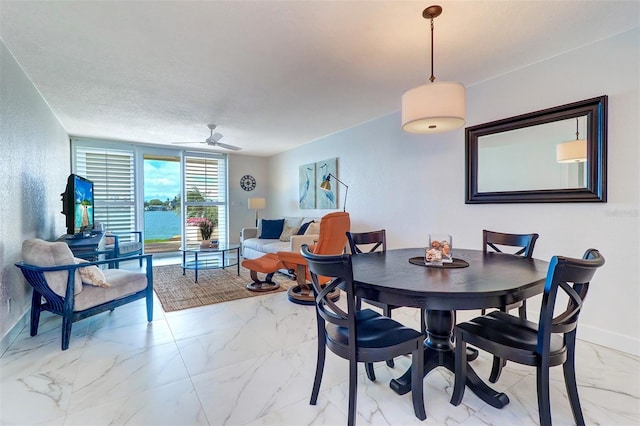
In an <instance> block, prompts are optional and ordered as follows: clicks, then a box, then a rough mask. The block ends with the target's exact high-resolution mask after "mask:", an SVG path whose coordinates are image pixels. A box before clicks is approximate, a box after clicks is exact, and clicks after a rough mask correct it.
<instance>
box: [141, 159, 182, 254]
mask: <svg viewBox="0 0 640 426" xmlns="http://www.w3.org/2000/svg"><path fill="white" fill-rule="evenodd" d="M178 154H179V153H178ZM143 171H144V174H143V181H144V184H143V191H144V195H143V199H144V213H143V223H144V234H143V235H144V241H145V252H147V253H163V252H168V251H177V250H178V249H179V248H180V246H181V244H182V243H181V233H182V208H181V207H182V206H181V205H180V188H181V176H182V174H181V173H180V155H176V154H175V153H174V154H173V155H166V154H164V155H159V154H149V153H145V154H144V155H143Z"/></svg>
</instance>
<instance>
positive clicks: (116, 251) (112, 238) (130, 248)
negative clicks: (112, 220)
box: [105, 231, 144, 269]
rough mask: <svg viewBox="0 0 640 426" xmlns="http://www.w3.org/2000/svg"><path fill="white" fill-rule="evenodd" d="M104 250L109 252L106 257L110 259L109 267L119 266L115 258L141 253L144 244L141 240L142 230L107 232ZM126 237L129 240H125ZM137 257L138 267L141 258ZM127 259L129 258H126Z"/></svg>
mask: <svg viewBox="0 0 640 426" xmlns="http://www.w3.org/2000/svg"><path fill="white" fill-rule="evenodd" d="M105 238H106V239H107V240H106V245H105V250H106V251H108V252H110V253H108V254H107V259H111V263H110V264H109V267H110V268H112V267H115V268H116V269H117V268H119V267H120V262H118V261H114V260H113V259H116V258H123V257H131V256H137V255H140V254H143V249H144V245H143V242H142V231H131V232H125V233H121V234H112V233H107V234H106V237H105ZM127 238H129V240H128V241H127ZM138 259H139V264H140V267H142V258H138ZM127 260H129V259H127Z"/></svg>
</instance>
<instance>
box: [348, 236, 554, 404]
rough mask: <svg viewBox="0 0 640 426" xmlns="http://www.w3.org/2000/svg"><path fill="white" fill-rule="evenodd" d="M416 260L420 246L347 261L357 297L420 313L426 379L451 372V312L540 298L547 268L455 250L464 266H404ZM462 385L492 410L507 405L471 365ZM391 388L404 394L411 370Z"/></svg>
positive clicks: (497, 255)
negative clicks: (423, 326)
mask: <svg viewBox="0 0 640 426" xmlns="http://www.w3.org/2000/svg"><path fill="white" fill-rule="evenodd" d="M419 256H420V257H421V256H424V248H411V249H398V250H387V252H386V253H367V254H359V255H357V256H352V258H351V260H352V263H353V277H354V281H355V292H356V295H357V296H360V297H363V298H365V299H369V300H377V301H379V302H383V303H387V304H389V305H396V306H410V307H417V308H423V309H424V310H425V316H424V317H425V318H426V329H427V336H426V339H425V355H424V375H425V376H426V375H427V374H428V373H429V372H430V371H431V370H433V369H434V368H436V367H445V368H447V369H448V370H450V371H452V372H454V371H455V364H454V363H455V353H454V351H453V346H452V337H453V328H454V326H455V320H456V314H455V311H458V310H465V309H481V308H493V307H500V306H504V305H508V304H512V303H515V302H518V301H520V300H524V299H526V298H529V297H531V296H535V295H537V294H540V293H542V291H543V289H544V283H545V280H546V276H547V269H548V267H549V263H548V262H545V261H542V260H538V259H527V258H524V257H521V256H515V255H510V254H504V253H483V252H482V251H481V250H465V249H454V250H453V258H454V259H462V260H464V261H466V262H467V263H468V264H469V266H467V267H463V268H446V267H432V266H422V265H415V264H412V263H409V259H411V258H414V257H419ZM475 356H477V352H476V353H475ZM475 356H471V357H469V358H468V359H469V360H473V359H475ZM466 384H467V386H468V387H469V389H470V390H471V391H473V392H474V393H475V394H476V395H477V396H478V397H480V398H481V399H482V400H483V401H485V402H486V403H488V404H490V405H492V406H494V407H497V408H502V407H504V406H505V405H506V404H508V403H509V399H508V398H507V397H506V395H504V394H503V393H500V392H496V391H495V390H494V389H492V388H491V387H489V386H487V385H486V384H485V383H484V382H483V381H482V380H481V379H480V378H479V377H478V375H477V374H476V373H475V371H474V370H473V368H472V367H471V366H468V367H467V377H466ZM390 385H391V388H392V389H393V390H394V391H396V392H397V393H399V394H401V395H402V394H404V393H406V392H408V391H409V390H410V389H411V369H409V370H408V371H407V372H405V373H404V374H403V375H402V377H400V378H398V379H394V380H392V381H391V383H390Z"/></svg>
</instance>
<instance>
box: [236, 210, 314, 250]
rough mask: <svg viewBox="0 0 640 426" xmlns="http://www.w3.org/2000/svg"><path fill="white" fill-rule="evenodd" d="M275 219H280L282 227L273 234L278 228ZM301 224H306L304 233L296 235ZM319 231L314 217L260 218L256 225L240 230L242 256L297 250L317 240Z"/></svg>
mask: <svg viewBox="0 0 640 426" xmlns="http://www.w3.org/2000/svg"><path fill="white" fill-rule="evenodd" d="M277 221H282V228H281V232H280V233H279V234H278V235H275V233H277V229H278V227H277V225H278V223H277ZM307 224H308V225H307ZM303 225H306V226H305V228H306V229H305V230H304V233H301V235H298V232H300V231H301V229H300V228H301V227H303ZM319 232H320V219H319V218H315V217H284V218H279V219H261V220H260V222H259V223H258V227H247V228H242V230H241V232H240V247H241V250H242V251H241V253H242V257H244V258H245V259H255V258H258V257H261V256H263V255H265V254H267V253H277V252H279V251H293V252H299V251H300V247H301V246H302V245H303V244H309V245H313V244H314V243H315V242H316V241H317V240H318V236H319ZM260 237H267V238H260Z"/></svg>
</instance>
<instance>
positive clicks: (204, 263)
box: [180, 244, 240, 283]
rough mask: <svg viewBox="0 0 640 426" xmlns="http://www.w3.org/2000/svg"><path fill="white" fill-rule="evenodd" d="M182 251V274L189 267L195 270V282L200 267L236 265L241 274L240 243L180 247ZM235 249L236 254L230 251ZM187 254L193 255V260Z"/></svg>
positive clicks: (218, 267)
mask: <svg viewBox="0 0 640 426" xmlns="http://www.w3.org/2000/svg"><path fill="white" fill-rule="evenodd" d="M180 251H181V252H182V275H185V272H186V270H187V269H193V270H194V272H195V282H196V283H197V282H198V271H199V270H200V269H220V268H222V269H225V268H227V267H229V266H234V265H235V266H236V272H237V274H238V276H239V275H240V245H239V244H220V245H218V247H217V248H209V247H207V248H204V247H200V246H187V247H180ZM233 251H235V252H236V253H235V256H230V255H229V253H230V252H233ZM187 255H192V256H193V260H187Z"/></svg>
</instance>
